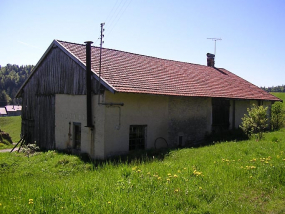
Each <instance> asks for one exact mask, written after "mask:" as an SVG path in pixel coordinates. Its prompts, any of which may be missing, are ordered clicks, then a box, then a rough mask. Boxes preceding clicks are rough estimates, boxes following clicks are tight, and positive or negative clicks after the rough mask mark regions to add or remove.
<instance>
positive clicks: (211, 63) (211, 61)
mask: <svg viewBox="0 0 285 214" xmlns="http://www.w3.org/2000/svg"><path fill="white" fill-rule="evenodd" d="M207 66H210V67H215V54H211V53H207Z"/></svg>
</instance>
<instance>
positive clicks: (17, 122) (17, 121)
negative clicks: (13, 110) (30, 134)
mask: <svg viewBox="0 0 285 214" xmlns="http://www.w3.org/2000/svg"><path fill="white" fill-rule="evenodd" d="M0 129H1V130H2V131H4V132H7V133H9V135H10V137H11V138H12V141H13V142H15V143H16V142H18V141H19V140H20V134H21V116H13V117H0ZM5 148H13V145H6V144H2V143H0V149H5Z"/></svg>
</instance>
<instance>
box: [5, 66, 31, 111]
mask: <svg viewBox="0 0 285 214" xmlns="http://www.w3.org/2000/svg"><path fill="white" fill-rule="evenodd" d="M33 67H34V66H33V65H24V66H18V65H11V64H7V65H6V66H4V67H1V65H0V106H5V105H8V104H19V103H18V102H21V101H17V100H15V99H14V98H15V95H16V93H17V92H18V90H19V89H20V87H21V85H22V84H23V83H24V82H25V80H26V79H27V78H28V76H29V75H30V73H31V71H32V69H33Z"/></svg>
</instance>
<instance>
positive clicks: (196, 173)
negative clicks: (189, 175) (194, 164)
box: [193, 170, 202, 177]
mask: <svg viewBox="0 0 285 214" xmlns="http://www.w3.org/2000/svg"><path fill="white" fill-rule="evenodd" d="M193 174H194V175H196V176H197V177H198V176H199V175H201V176H202V172H198V171H197V170H194V172H193Z"/></svg>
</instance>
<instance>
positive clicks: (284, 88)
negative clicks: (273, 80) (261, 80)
mask: <svg viewBox="0 0 285 214" xmlns="http://www.w3.org/2000/svg"><path fill="white" fill-rule="evenodd" d="M260 88H262V89H263V90H265V91H267V92H285V85H282V86H272V87H267V88H266V87H260Z"/></svg>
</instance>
